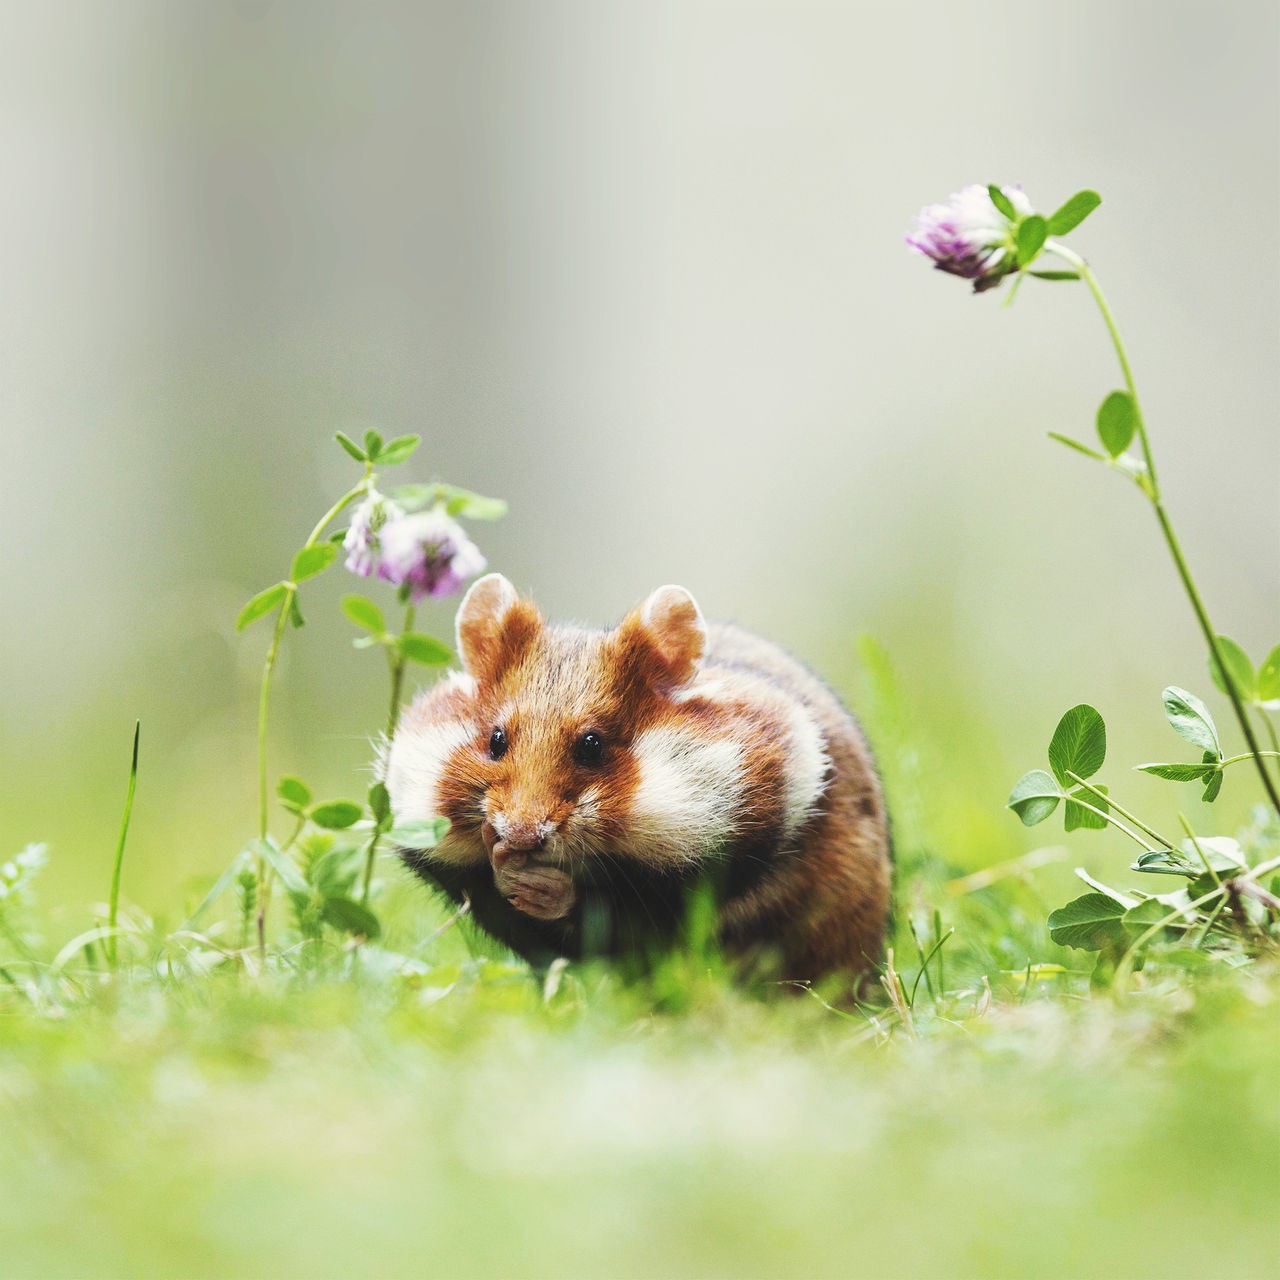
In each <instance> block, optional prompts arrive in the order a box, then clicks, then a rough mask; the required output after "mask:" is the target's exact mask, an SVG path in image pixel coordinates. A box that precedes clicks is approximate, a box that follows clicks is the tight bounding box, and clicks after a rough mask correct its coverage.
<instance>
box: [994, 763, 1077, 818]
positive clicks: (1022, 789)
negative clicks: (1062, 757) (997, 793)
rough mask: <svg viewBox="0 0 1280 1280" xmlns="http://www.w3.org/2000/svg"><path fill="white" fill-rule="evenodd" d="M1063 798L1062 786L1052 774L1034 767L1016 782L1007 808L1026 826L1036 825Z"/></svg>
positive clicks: (1006, 803) (1006, 805)
mask: <svg viewBox="0 0 1280 1280" xmlns="http://www.w3.org/2000/svg"><path fill="white" fill-rule="evenodd" d="M1063 798H1064V797H1063V794H1062V788H1061V787H1059V786H1058V784H1057V782H1056V781H1054V779H1053V777H1052V776H1051V775H1050V774H1047V773H1045V771H1044V770H1043V769H1032V770H1031V772H1030V773H1024V774H1023V775H1022V777H1021V778H1019V779H1018V781H1017V782H1015V783H1014V785H1013V790H1012V791H1011V792H1010V793H1009V799H1008V800H1007V801H1006V802H1005V808H1006V809H1012V810H1013V811H1014V813H1016V814H1017V815H1018V817H1019V818H1021V819H1022V825H1023V826H1024V827H1034V826H1035V825H1036V823H1038V822H1043V821H1044V820H1045V819H1046V818H1047V817H1048V816H1049V815H1050V814H1051V813H1052V812H1053V811H1054V810H1055V809H1056V808H1057V807H1058V801H1059V800H1062V799H1063Z"/></svg>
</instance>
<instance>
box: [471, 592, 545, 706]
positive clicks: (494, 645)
mask: <svg viewBox="0 0 1280 1280" xmlns="http://www.w3.org/2000/svg"><path fill="white" fill-rule="evenodd" d="M457 628H458V652H459V654H461V655H462V662H463V665H464V666H465V667H466V669H467V671H468V672H469V673H470V674H471V675H473V676H474V677H475V678H476V679H477V680H478V681H479V682H480V683H481V684H485V683H488V682H490V681H493V680H497V679H498V678H499V677H500V676H501V675H502V674H503V673H504V672H505V671H507V670H508V669H509V668H510V667H511V666H512V665H513V664H514V663H515V662H516V661H518V660H519V658H520V657H521V655H522V654H523V653H524V651H525V650H526V649H527V648H528V647H529V645H530V644H532V643H533V641H534V639H535V638H536V637H537V634H538V632H539V631H540V630H541V629H542V615H541V614H540V613H539V612H538V610H537V608H536V607H535V606H534V604H533V603H532V601H529V600H521V599H520V597H519V596H518V595H517V594H516V589H515V587H513V586H512V585H511V583H510V582H508V581H507V579H506V578H504V577H503V576H502V574H500V573H488V574H485V576H484V577H483V578H479V579H477V580H476V581H475V582H473V583H472V584H471V589H470V590H469V591H468V592H467V594H466V595H465V596H463V597H462V603H461V604H460V605H459V606H458V623H457Z"/></svg>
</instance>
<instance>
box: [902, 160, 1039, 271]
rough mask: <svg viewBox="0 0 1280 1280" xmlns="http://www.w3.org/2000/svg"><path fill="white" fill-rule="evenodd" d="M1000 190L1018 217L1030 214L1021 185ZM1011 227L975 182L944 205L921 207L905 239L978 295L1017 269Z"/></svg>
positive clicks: (1012, 225)
mask: <svg viewBox="0 0 1280 1280" xmlns="http://www.w3.org/2000/svg"><path fill="white" fill-rule="evenodd" d="M1000 190H1001V191H1002V192H1003V193H1004V195H1005V198H1006V199H1007V200H1008V201H1009V203H1010V204H1011V205H1012V206H1013V208H1014V210H1015V211H1016V212H1017V214H1018V216H1019V218H1024V217H1026V216H1027V214H1029V213H1031V212H1032V209H1031V202H1030V201H1029V200H1028V199H1027V197H1026V195H1024V194H1023V191H1022V188H1021V187H1016V186H1015V187H1001V188H1000ZM1015 227H1016V224H1015V223H1014V222H1013V221H1011V220H1010V219H1009V218H1007V217H1005V215H1004V214H1003V213H1001V212H1000V210H999V209H997V208H996V206H995V204H994V202H993V201H992V199H991V193H990V192H989V191H988V189H987V188H986V187H984V186H980V185H978V184H977V183H975V184H974V185H973V186H971V187H965V189H964V190H963V191H957V192H956V193H955V194H954V195H953V196H952V197H951V199H950V200H949V201H948V202H947V203H946V204H931V205H926V206H925V207H924V208H923V209H921V210H920V213H919V216H918V217H917V218H916V220H915V226H914V227H913V228H912V230H911V232H910V233H909V234H908V235H907V237H906V240H907V244H908V245H910V247H911V248H912V249H914V250H915V251H916V252H917V253H920V254H923V255H924V256H925V257H926V258H931V259H932V260H933V264H934V266H935V267H937V269H938V270H939V271H945V272H947V273H948V274H949V275H953V276H962V277H963V278H964V279H966V280H972V281H973V287H974V291H975V292H978V293H981V292H982V291H983V290H985V289H990V288H992V287H993V286H994V285H997V284H999V283H1000V281H1001V280H1002V279H1003V278H1004V277H1005V276H1006V275H1008V273H1009V272H1010V271H1012V270H1014V269H1015V267H1016V266H1017V253H1016V250H1015V246H1014V232H1015Z"/></svg>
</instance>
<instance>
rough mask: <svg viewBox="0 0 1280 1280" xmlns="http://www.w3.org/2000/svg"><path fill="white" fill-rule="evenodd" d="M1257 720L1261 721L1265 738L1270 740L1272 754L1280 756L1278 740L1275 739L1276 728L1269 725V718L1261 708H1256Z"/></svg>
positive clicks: (1279, 741)
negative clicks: (1265, 732) (1264, 730)
mask: <svg viewBox="0 0 1280 1280" xmlns="http://www.w3.org/2000/svg"><path fill="white" fill-rule="evenodd" d="M1258 719H1259V720H1261V721H1262V724H1263V727H1264V728H1265V729H1266V731H1267V736H1268V737H1269V738H1270V739H1271V747H1272V751H1273V753H1274V754H1276V755H1280V738H1277V737H1276V727H1275V725H1273V724H1272V723H1271V717H1270V716H1269V715H1267V713H1266V712H1265V711H1263V709H1262V708H1261V707H1259V708H1258Z"/></svg>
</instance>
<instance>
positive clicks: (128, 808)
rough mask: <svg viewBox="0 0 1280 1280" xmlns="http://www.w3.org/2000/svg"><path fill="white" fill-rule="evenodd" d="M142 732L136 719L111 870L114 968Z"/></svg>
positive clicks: (109, 938)
mask: <svg viewBox="0 0 1280 1280" xmlns="http://www.w3.org/2000/svg"><path fill="white" fill-rule="evenodd" d="M141 733H142V721H141V720H136V721H134V725H133V760H132V763H131V764H130V765H129V790H128V792H127V793H126V794H125V798H124V816H123V817H122V818H121V819H120V839H119V840H118V841H117V843H116V861H115V866H114V867H113V868H112V871H111V899H110V905H109V907H108V908H107V928H108V929H109V930H110V932H109V933H108V934H107V935H106V938H105V941H106V943H107V950H108V958H109V960H110V963H111V967H112V968H113V969H114V968H115V967H116V965H117V963H118V962H119V959H120V948H119V947H118V945H117V938H118V935H117V933H116V919H117V917H118V916H119V914H120V869H121V867H122V866H123V865H124V842H125V839H126V838H127V837H128V835H129V816H130V815H131V814H132V813H133V793H134V791H135V790H136V789H137V786H138V738H139V736H140V735H141Z"/></svg>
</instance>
